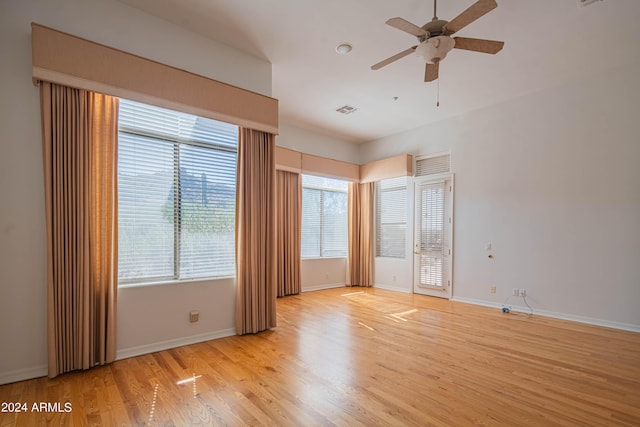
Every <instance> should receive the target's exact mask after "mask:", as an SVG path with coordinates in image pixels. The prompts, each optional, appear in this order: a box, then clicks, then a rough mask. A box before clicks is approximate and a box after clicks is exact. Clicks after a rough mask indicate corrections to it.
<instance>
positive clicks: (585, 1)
mask: <svg viewBox="0 0 640 427" xmlns="http://www.w3.org/2000/svg"><path fill="white" fill-rule="evenodd" d="M597 1H602V0H578V4H579V5H580V6H588V5H590V4H592V3H595V2H597Z"/></svg>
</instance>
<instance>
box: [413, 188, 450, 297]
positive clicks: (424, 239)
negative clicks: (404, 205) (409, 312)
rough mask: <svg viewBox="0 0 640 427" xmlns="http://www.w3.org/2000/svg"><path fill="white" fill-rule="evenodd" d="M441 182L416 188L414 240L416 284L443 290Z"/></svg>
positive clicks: (443, 200) (443, 226)
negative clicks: (417, 251)
mask: <svg viewBox="0 0 640 427" xmlns="http://www.w3.org/2000/svg"><path fill="white" fill-rule="evenodd" d="M446 188H447V187H446V184H445V182H444V181H443V182H436V183H432V184H426V185H423V186H421V187H420V189H419V191H420V204H419V206H418V209H419V218H420V227H419V229H418V230H416V232H417V236H416V241H417V242H419V245H420V284H422V285H427V286H435V287H443V286H444V284H445V283H444V281H445V280H446V277H447V275H446V274H447V271H446V264H445V262H444V257H445V255H446V254H445V250H446V244H447V242H446V241H445V236H446V233H445V227H446V223H445V206H446V199H445V198H446V197H447V195H448V193H447V191H446Z"/></svg>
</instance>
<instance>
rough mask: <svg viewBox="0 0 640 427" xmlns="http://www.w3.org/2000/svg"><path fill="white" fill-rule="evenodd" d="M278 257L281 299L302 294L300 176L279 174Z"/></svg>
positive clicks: (277, 175)
mask: <svg viewBox="0 0 640 427" xmlns="http://www.w3.org/2000/svg"><path fill="white" fill-rule="evenodd" d="M276 221H277V224H276V226H277V232H276V242H277V243H276V253H277V258H278V261H277V262H278V266H277V283H278V296H279V297H283V296H286V295H295V294H299V293H300V287H301V285H300V283H301V275H300V237H301V233H302V182H301V179H300V174H297V173H293V172H287V171H283V170H279V171H277V172H276Z"/></svg>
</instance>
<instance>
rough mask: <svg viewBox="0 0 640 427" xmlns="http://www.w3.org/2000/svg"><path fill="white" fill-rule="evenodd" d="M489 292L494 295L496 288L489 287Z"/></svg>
mask: <svg viewBox="0 0 640 427" xmlns="http://www.w3.org/2000/svg"><path fill="white" fill-rule="evenodd" d="M489 292H491V293H492V294H495V293H496V287H495V286H490V287H489Z"/></svg>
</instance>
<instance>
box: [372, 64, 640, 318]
mask: <svg viewBox="0 0 640 427" xmlns="http://www.w3.org/2000/svg"><path fill="white" fill-rule="evenodd" d="M639 74H640V63H638V62H636V63H632V64H631V65H628V66H625V67H623V68H619V69H616V70H613V71H610V72H608V73H607V74H603V75H598V76H594V77H590V78H585V79H583V80H581V81H575V82H572V83H571V84H567V85H564V86H561V87H557V88H554V89H549V90H545V91H542V92H539V93H534V94H530V95H527V96H524V97H522V98H519V99H515V100H512V101H509V102H506V103H504V104H500V105H495V106H492V107H488V108H485V109H482V110H479V111H475V112H472V113H469V114H465V115H463V116H460V117H457V118H454V119H449V120H446V121H442V122H439V123H435V124H432V125H429V126H425V127H421V128H419V129H416V130H413V131H409V132H405V133H402V134H398V135H395V136H392V137H388V138H384V139H381V140H378V141H374V142H371V143H368V144H365V145H363V146H362V147H361V155H362V159H361V160H362V162H369V161H372V160H376V159H381V158H385V157H389V156H392V155H395V154H400V153H411V154H414V155H420V154H428V153H434V152H440V151H445V150H451V156H452V169H453V171H454V172H455V175H456V176H455V182H456V184H455V185H456V189H455V196H454V211H455V224H454V225H455V228H454V253H455V255H454V277H453V280H454V287H453V295H454V298H457V299H459V300H466V301H473V302H476V303H481V304H489V305H499V304H501V303H502V302H503V301H504V300H505V299H506V298H507V296H508V295H509V294H510V292H511V289H512V288H514V287H517V288H525V289H527V291H528V295H529V298H528V301H529V302H530V303H531V304H532V305H533V307H534V309H535V310H537V311H539V312H542V313H545V314H549V315H555V316H559V317H566V318H572V319H576V320H583V321H589V322H594V323H599V324H605V325H611V326H615V327H621V328H627V329H634V330H640V310H638V307H637V306H638V302H640V167H639V166H638V162H639V161H640V140H639V139H638V135H640V120H639V116H638V108H639V107H638V106H639V105H640V85H638V83H637V76H638V75H639ZM408 238H410V236H408ZM489 242H491V243H492V245H493V255H494V256H495V258H494V259H493V261H491V260H489V259H488V258H487V252H486V251H485V244H486V243H489ZM409 264H410V263H409V262H407V263H404V264H403V263H397V262H396V263H389V262H377V263H376V271H375V274H376V278H377V279H376V283H378V280H382V278H386V279H384V280H386V281H387V283H386V284H388V278H389V277H393V275H396V276H397V277H402V275H403V274H406V272H405V270H406V269H407V268H409V269H410V268H411V266H410V265H409ZM491 285H495V286H496V287H497V293H496V294H491V293H489V287H490V286H491ZM513 302H514V303H515V305H518V304H520V305H522V303H521V302H518V301H517V300H515V301H513Z"/></svg>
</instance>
